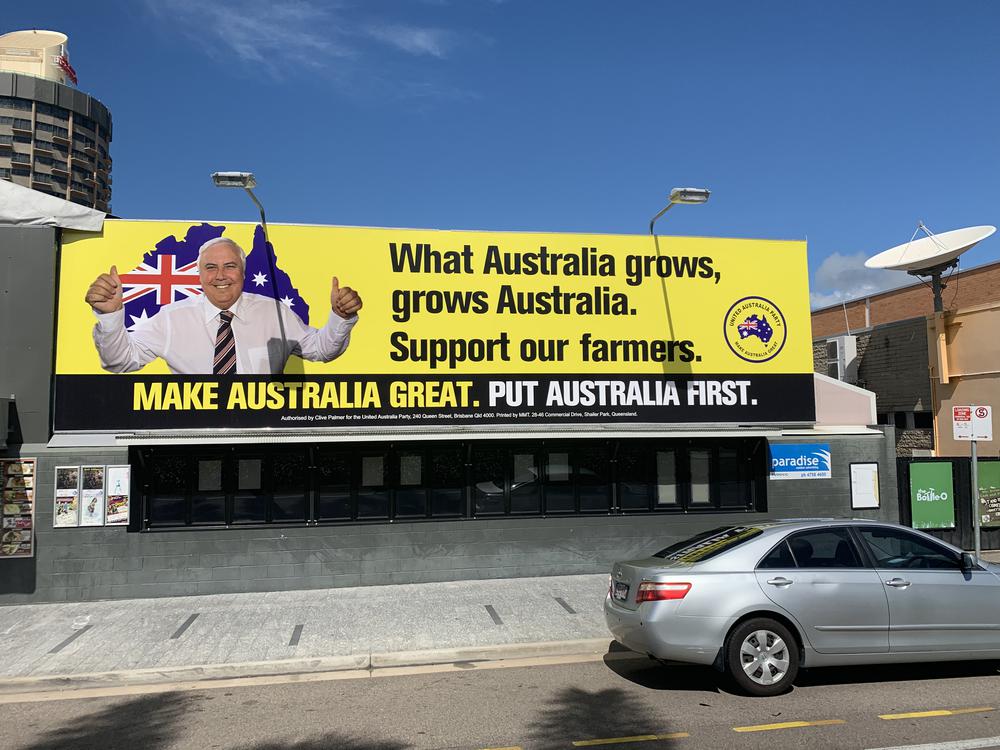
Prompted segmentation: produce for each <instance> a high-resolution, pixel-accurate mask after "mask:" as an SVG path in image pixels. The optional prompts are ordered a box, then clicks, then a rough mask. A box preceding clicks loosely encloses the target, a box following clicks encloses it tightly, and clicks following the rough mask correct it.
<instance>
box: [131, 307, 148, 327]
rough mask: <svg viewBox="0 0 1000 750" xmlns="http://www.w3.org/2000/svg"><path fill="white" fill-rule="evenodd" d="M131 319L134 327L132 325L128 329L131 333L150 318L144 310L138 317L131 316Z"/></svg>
mask: <svg viewBox="0 0 1000 750" xmlns="http://www.w3.org/2000/svg"><path fill="white" fill-rule="evenodd" d="M129 317H130V318H132V325H130V326H129V327H128V330H130V331H131V330H132V329H133V328H135V327H136V326H137V325H139V324H140V323H141V322H142V321H144V320H149V316H148V315H146V311H145V310H143V311H142V312H141V313H139V314H138V315H129Z"/></svg>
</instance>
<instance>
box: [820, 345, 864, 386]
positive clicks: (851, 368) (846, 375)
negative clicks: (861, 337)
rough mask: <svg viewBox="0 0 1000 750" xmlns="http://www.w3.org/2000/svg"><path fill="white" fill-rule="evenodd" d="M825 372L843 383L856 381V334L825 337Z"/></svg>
mask: <svg viewBox="0 0 1000 750" xmlns="http://www.w3.org/2000/svg"><path fill="white" fill-rule="evenodd" d="M826 374H827V376H828V377H831V378H836V379H837V380H842V381H844V382H845V383H851V384H855V383H857V382H858V337H857V336H837V337H835V338H832V339H827V341H826Z"/></svg>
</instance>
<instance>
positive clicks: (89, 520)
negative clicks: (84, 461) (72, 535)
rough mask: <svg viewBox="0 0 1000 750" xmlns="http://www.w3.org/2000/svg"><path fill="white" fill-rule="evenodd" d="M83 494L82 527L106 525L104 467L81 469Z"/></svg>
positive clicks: (81, 498)
mask: <svg viewBox="0 0 1000 750" xmlns="http://www.w3.org/2000/svg"><path fill="white" fill-rule="evenodd" d="M80 476H81V479H82V481H83V493H82V494H81V496H80V525H81V526H103V525H104V467H103V466H83V467H81V469H80Z"/></svg>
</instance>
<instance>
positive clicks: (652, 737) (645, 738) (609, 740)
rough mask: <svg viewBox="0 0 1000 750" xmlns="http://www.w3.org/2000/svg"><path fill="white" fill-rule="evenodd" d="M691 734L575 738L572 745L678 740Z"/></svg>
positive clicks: (671, 733)
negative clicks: (598, 738)
mask: <svg viewBox="0 0 1000 750" xmlns="http://www.w3.org/2000/svg"><path fill="white" fill-rule="evenodd" d="M690 736H691V735H690V734H688V733H687V732H670V733H669V734H637V735H636V736H634V737H609V738H607V739H604V740H577V741H576V742H574V743H573V747H595V746H596V745H617V744H620V743H623V742H649V741H650V740H680V739H683V738H685V737H690Z"/></svg>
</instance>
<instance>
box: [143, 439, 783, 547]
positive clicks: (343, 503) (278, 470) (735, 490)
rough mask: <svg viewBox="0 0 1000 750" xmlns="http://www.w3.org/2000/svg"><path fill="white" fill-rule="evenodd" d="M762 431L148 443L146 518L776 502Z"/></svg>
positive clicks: (221, 522)
mask: <svg viewBox="0 0 1000 750" xmlns="http://www.w3.org/2000/svg"><path fill="white" fill-rule="evenodd" d="M765 447H766V446H764V445H763V440H762V439H747V440H729V441H718V440H717V441H710V440H702V441H695V440H679V439H675V440H639V439H636V440H617V441H614V440H610V441H609V440H603V441H596V440H590V441H588V440H563V441H551V442H550V441H544V440H541V441H537V442H536V443H533V444H526V443H524V442H517V443H515V442H504V441H491V442H485V441H479V442H457V441H456V442H441V443H433V442H432V443H430V444H429V445H428V444H423V445H421V444H416V443H386V444H373V443H367V444H364V445H357V446H345V445H337V446H332V445H316V446H309V445H306V446H301V447H299V446H295V447H293V446H287V445H285V446H273V447H262V446H246V447H244V446H232V447H229V448H221V449H213V450H211V451H206V450H199V449H197V448H187V449H176V450H168V449H165V448H136V449H133V451H134V453H138V454H141V455H137V456H134V460H133V461H132V463H133V466H136V467H137V469H136V471H137V473H138V474H139V475H141V486H142V487H143V488H144V494H143V502H144V504H145V508H144V514H143V518H144V519H145V525H146V527H147V528H164V527H175V526H216V527H219V526H230V525H259V524H302V523H307V524H321V523H364V522H384V521H388V520H394V519H399V520H401V521H402V520H406V521H419V520H432V519H459V518H465V517H470V516H471V517H481V518H482V517H487V518H488V517H496V516H532V515H567V514H588V513H589V514H609V513H612V514H613V513H663V512H667V513H676V512H723V511H725V512H733V511H740V510H743V511H750V510H764V509H765V498H764V490H765V488H766V466H765V461H764V457H765V456H766V455H767V451H766V449H765Z"/></svg>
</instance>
